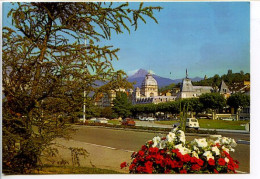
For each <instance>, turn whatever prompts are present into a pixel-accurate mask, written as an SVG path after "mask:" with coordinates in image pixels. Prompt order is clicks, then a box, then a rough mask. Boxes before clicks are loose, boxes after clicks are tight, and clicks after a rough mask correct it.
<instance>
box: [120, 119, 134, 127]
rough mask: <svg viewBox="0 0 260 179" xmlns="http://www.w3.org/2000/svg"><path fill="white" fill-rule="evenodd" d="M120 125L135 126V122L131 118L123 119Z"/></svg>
mask: <svg viewBox="0 0 260 179" xmlns="http://www.w3.org/2000/svg"><path fill="white" fill-rule="evenodd" d="M121 124H122V125H126V126H135V121H134V120H133V119H131V118H125V119H123V121H122V123H121Z"/></svg>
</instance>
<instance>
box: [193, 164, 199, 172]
mask: <svg viewBox="0 0 260 179" xmlns="http://www.w3.org/2000/svg"><path fill="white" fill-rule="evenodd" d="M200 168H201V167H200V166H199V165H198V164H195V165H192V166H191V170H193V171H197V170H200Z"/></svg>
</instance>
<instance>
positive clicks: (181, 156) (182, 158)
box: [176, 152, 184, 161]
mask: <svg viewBox="0 0 260 179" xmlns="http://www.w3.org/2000/svg"><path fill="white" fill-rule="evenodd" d="M176 155H177V157H178V158H179V159H180V160H181V161H184V156H183V155H182V154H181V153H180V152H177V153H176Z"/></svg>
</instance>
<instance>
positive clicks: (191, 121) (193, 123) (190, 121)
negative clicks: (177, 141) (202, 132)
mask: <svg viewBox="0 0 260 179" xmlns="http://www.w3.org/2000/svg"><path fill="white" fill-rule="evenodd" d="M186 127H188V128H194V129H199V127H200V126H199V122H198V120H197V119H196V118H187V120H186Z"/></svg>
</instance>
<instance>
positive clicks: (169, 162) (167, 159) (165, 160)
mask: <svg viewBox="0 0 260 179" xmlns="http://www.w3.org/2000/svg"><path fill="white" fill-rule="evenodd" d="M164 163H165V165H168V166H169V165H171V163H172V161H171V159H169V158H166V159H164Z"/></svg>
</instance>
